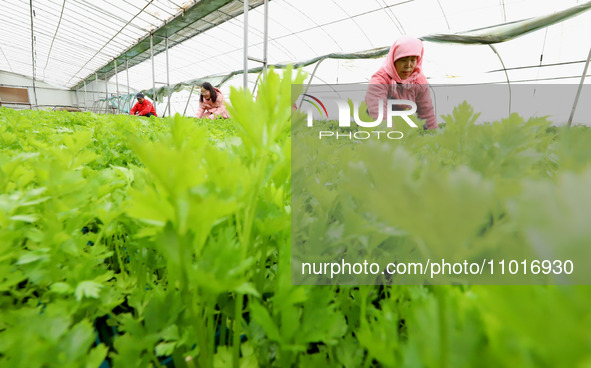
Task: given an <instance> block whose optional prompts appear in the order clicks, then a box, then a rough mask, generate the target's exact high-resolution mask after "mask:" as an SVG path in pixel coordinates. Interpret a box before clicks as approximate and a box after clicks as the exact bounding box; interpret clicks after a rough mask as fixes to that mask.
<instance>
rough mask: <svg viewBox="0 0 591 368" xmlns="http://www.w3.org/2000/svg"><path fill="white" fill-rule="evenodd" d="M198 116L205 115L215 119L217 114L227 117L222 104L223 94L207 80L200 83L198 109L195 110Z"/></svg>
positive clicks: (224, 106) (226, 111)
mask: <svg viewBox="0 0 591 368" xmlns="http://www.w3.org/2000/svg"><path fill="white" fill-rule="evenodd" d="M196 116H197V117H198V118H200V119H201V118H202V117H206V118H209V119H215V118H216V117H218V116H221V117H223V118H224V119H227V118H228V117H229V116H230V115H228V110H226V105H224V95H222V91H220V89H219V88H215V87H214V86H212V85H211V83H209V82H204V83H203V84H202V85H201V97H199V110H197V115H196Z"/></svg>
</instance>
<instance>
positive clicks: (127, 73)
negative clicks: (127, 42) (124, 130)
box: [125, 58, 132, 111]
mask: <svg viewBox="0 0 591 368" xmlns="http://www.w3.org/2000/svg"><path fill="white" fill-rule="evenodd" d="M125 75H126V77H125V78H126V80H127V98H126V99H125V100H126V102H128V103H129V111H131V101H132V99H131V95H130V93H129V65H128V64H127V58H126V59H125Z"/></svg>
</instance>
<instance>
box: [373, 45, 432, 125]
mask: <svg viewBox="0 0 591 368" xmlns="http://www.w3.org/2000/svg"><path fill="white" fill-rule="evenodd" d="M422 64H423V43H422V42H421V40H419V39H417V38H414V37H409V36H403V37H400V38H399V39H398V40H396V42H394V45H392V47H391V48H390V52H389V53H388V56H387V57H386V60H385V61H384V63H383V64H382V67H381V68H380V69H379V70H378V71H377V72H376V73H375V74H374V75H373V76H372V77H371V79H370V81H369V87H368V89H367V94H366V95H365V102H366V103H367V107H368V113H369V115H370V116H372V117H373V118H378V115H379V111H380V108H381V109H382V111H383V116H386V101H387V100H388V99H398V100H410V101H413V102H415V103H416V105H417V116H418V117H419V118H420V119H424V120H425V121H426V124H425V126H424V127H423V128H424V129H436V128H437V127H438V125H437V118H436V117H435V111H434V109H433V103H432V100H431V95H430V93H429V84H428V82H427V78H426V77H425V75H424V74H423V72H422ZM380 104H381V105H382V106H380Z"/></svg>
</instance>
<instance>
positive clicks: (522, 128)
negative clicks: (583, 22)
mask: <svg viewBox="0 0 591 368" xmlns="http://www.w3.org/2000/svg"><path fill="white" fill-rule="evenodd" d="M302 80H303V77H302V74H300V73H299V72H298V73H297V74H296V73H294V72H293V71H292V70H290V69H288V70H287V71H285V73H284V74H283V76H280V75H278V74H277V73H275V72H274V71H270V72H269V73H268V74H267V75H266V76H265V80H264V81H263V83H262V85H261V86H260V89H259V95H258V99H257V100H256V101H255V100H254V99H253V96H252V95H250V94H249V93H248V92H243V91H239V90H233V91H232V93H231V95H230V100H231V104H232V106H231V107H230V108H229V110H230V112H231V115H232V118H231V119H228V120H215V121H209V120H197V119H190V118H182V117H180V116H175V117H171V118H166V119H156V118H150V119H146V118H141V117H135V116H99V115H94V114H90V113H80V114H71V113H67V112H43V111H13V110H10V109H6V108H2V109H0V366H3V367H4V366H6V367H54V366H60V367H99V366H100V365H101V364H102V363H103V362H104V360H105V359H106V360H107V362H108V363H109V364H110V365H111V366H113V367H115V368H117V367H149V366H153V367H158V366H161V365H164V364H169V366H171V364H172V363H170V360H172V361H173V362H174V366H175V367H196V366H199V367H229V366H233V367H290V366H305V367H316V366H318V367H474V366H479V367H515V366H519V367H586V366H589V365H590V364H591V353H590V352H591V342H590V341H591V338H590V337H591V335H590V332H589V331H591V319H590V318H589V311H588V306H589V304H590V303H591V293H590V292H589V291H590V289H589V288H588V287H585V286H580V287H572V286H562V287H559V286H494V287H491V286H396V285H385V286H367V285H360V286H334V285H330V286H306V285H294V284H292V280H291V276H292V274H291V267H297V264H296V263H294V264H292V262H294V260H292V259H291V249H290V248H291V241H292V236H293V237H294V238H297V239H301V237H303V236H305V235H303V234H306V232H308V233H309V232H316V233H319V234H324V236H325V237H324V240H325V244H328V245H329V246H330V247H333V248H334V249H336V250H337V251H338V250H339V249H341V248H342V239H343V238H347V237H353V236H354V234H355V236H356V237H358V238H356V239H357V240H358V241H359V244H361V245H362V246H363V247H362V249H363V252H364V254H362V255H360V256H367V257H370V256H371V257H374V256H375V257H379V256H380V255H383V254H384V253H383V252H384V251H385V250H384V247H399V248H404V249H408V250H409V252H410V251H411V250H412V249H415V248H416V247H421V249H422V250H423V251H425V252H428V253H429V254H431V255H434V256H437V255H438V256H442V255H444V251H446V250H445V249H449V247H450V246H454V247H457V249H456V250H455V251H457V252H458V253H459V254H462V255H464V256H465V257H470V256H472V255H473V254H472V253H471V249H472V248H471V247H470V245H471V244H475V243H478V244H481V245H485V246H490V247H494V246H495V245H498V244H504V245H506V246H507V247H511V246H512V245H515V244H527V245H528V246H530V247H531V248H532V249H534V250H536V251H537V252H541V251H545V252H555V256H556V257H559V256H560V255H561V254H562V253H561V252H567V251H568V250H569V249H571V250H572V249H580V248H581V247H584V245H585V244H588V243H589V240H590V238H591V234H590V233H589V227H588V226H587V223H588V221H586V219H587V218H588V217H589V216H588V214H589V213H588V212H589V211H588V209H589V208H591V198H590V197H589V194H588V188H589V186H590V185H591V167H590V163H591V161H590V158H591V154H590V153H589V152H591V151H590V150H589V145H588V142H589V139H590V138H591V135H590V134H591V133H590V130H589V129H588V128H585V127H573V128H571V129H566V128H556V127H551V126H550V123H549V122H547V121H545V120H543V119H533V120H529V121H524V120H523V119H522V118H521V117H519V116H511V117H510V118H508V119H506V120H503V121H500V122H493V123H490V124H484V125H474V124H473V121H474V120H475V119H474V116H475V115H474V112H473V111H472V109H471V107H470V106H468V105H466V104H464V105H460V106H458V107H457V109H456V110H455V111H454V113H453V114H452V115H451V116H447V117H445V121H446V123H445V124H442V128H441V129H439V130H438V131H435V132H432V131H425V132H424V131H419V130H418V129H417V130H410V129H409V130H408V131H405V139H403V140H401V141H399V142H397V143H396V144H393V145H392V146H390V147H387V148H384V147H376V146H372V145H359V147H357V149H355V150H353V151H352V152H353V153H348V154H346V155H341V153H343V152H345V148H344V144H343V143H342V142H333V143H327V144H326V145H324V144H323V145H320V146H318V145H317V144H316V146H314V147H313V149H311V147H312V146H313V144H314V143H313V141H312V140H311V139H310V137H307V136H305V135H304V136H302V137H299V138H298V141H297V144H294V142H295V138H294V137H292V136H291V133H290V130H291V128H292V123H293V124H297V123H298V115H297V114H294V121H292V120H291V119H292V117H291V111H290V110H291V106H292V105H293V100H294V98H295V97H296V96H291V95H290V88H291V84H292V83H301V82H302ZM294 129H297V127H294ZM295 155H298V157H306V158H307V160H304V161H303V162H302V161H298V160H292V157H293V156H295ZM364 155H365V156H366V157H375V156H376V155H378V156H379V157H383V162H380V163H376V164H374V165H359V164H358V165H356V164H355V163H356V162H359V161H360V157H361V158H363V157H364ZM318 157H325V158H327V159H326V160H324V161H322V162H316V164H315V165H310V164H309V162H313V161H314V160H318ZM341 160H348V162H351V163H352V165H349V166H347V170H346V171H342V170H340V168H342V167H343V166H342V165H341V166H339V163H340V161H341ZM369 161H371V160H365V161H364V162H369ZM292 163H293V166H292ZM384 164H386V165H387V167H388V170H384V169H383V168H384ZM381 176H384V177H383V178H381ZM343 177H346V178H352V179H353V180H348V181H347V183H345V182H344V180H343V179H342V178H343ZM368 177H370V178H374V179H375V184H376V185H378V184H379V183H383V182H385V181H387V182H389V183H391V186H389V187H388V188H376V190H375V191H374V193H375V194H376V195H375V196H370V197H369V200H368V201H367V202H360V201H358V200H357V199H358V198H357V197H356V196H355V193H356V192H358V190H359V188H360V187H361V186H364V185H367V180H366V179H367V178H368ZM335 178H336V179H337V180H335ZM339 178H340V179H339ZM362 179H364V180H362ZM378 179H379V180H378ZM292 185H293V187H295V188H301V187H304V186H305V187H306V188H309V189H310V192H307V193H304V194H296V195H298V196H299V197H297V198H292V193H299V192H297V191H293V192H292ZM337 186H338V187H340V188H345V192H344V193H345V194H346V195H342V194H339V192H337V190H336V188H337ZM383 191H388V192H392V193H405V196H404V197H403V198H400V200H398V201H396V203H395V204H393V205H392V203H388V202H386V201H384V200H383V198H380V197H379V196H378V194H379V193H381V192H383ZM312 204H313V206H312ZM291 216H298V217H300V218H299V219H298V221H295V222H294V223H303V224H305V227H304V228H298V229H292V227H291ZM359 234H361V235H362V236H359ZM317 245H318V244H314V243H313V242H309V243H306V248H305V251H306V252H309V253H310V254H314V252H318V249H319V248H318V247H317ZM339 247H341V248H339ZM444 247H445V248H444ZM586 255H587V253H582V254H581V255H580V257H581V258H580V259H579V261H581V262H587V260H586V259H585V258H584V257H585V256H586ZM296 261H297V260H296ZM587 269H591V268H587ZM581 272H588V271H581ZM585 275H587V274H585Z"/></svg>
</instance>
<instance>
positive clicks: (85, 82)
mask: <svg viewBox="0 0 591 368" xmlns="http://www.w3.org/2000/svg"><path fill="white" fill-rule="evenodd" d="M84 110H86V79H85V80H84Z"/></svg>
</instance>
